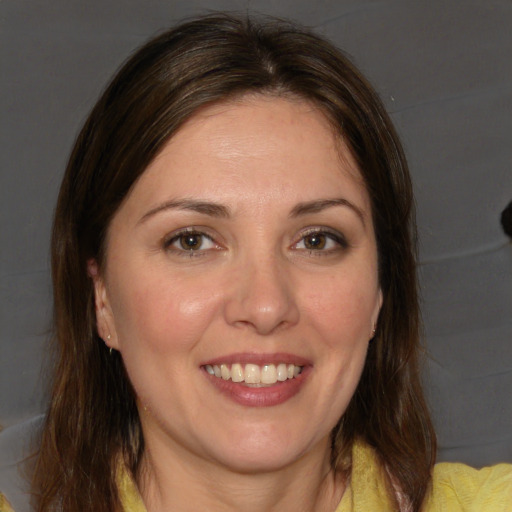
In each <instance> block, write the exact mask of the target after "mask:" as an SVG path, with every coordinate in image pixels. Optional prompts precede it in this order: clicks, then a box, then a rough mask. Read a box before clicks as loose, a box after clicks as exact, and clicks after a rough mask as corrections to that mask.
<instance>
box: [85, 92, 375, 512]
mask: <svg viewBox="0 0 512 512" xmlns="http://www.w3.org/2000/svg"><path fill="white" fill-rule="evenodd" d="M333 199H335V200H336V202H326V200H329V201H330V200H333ZM191 200H192V201H196V202H197V201H200V202H206V203H209V204H210V203H214V204H215V207H211V206H209V207H208V208H204V207H197V205H196V206H191V205H190V204H189V203H186V204H185V203H183V201H191ZM305 204H309V208H307V207H304V205H305ZM312 204H314V205H316V208H312V207H311V205H312ZM219 205H220V208H219V207H218V206H219ZM184 228H192V229H193V230H194V232H195V233H204V234H205V235H204V236H202V235H195V236H196V238H195V240H196V241H198V243H199V245H198V247H199V248H198V249H195V250H192V251H190V250H188V251H186V250H184V249H183V248H182V245H181V244H182V243H183V240H184V237H183V236H181V237H180V233H181V231H180V230H183V229H184ZM312 229H313V231H314V234H313V235H311V230H312ZM326 233H327V234H326ZM314 243H316V244H317V245H314ZM90 273H91V276H92V277H93V279H94V283H95V291H96V308H97V321H98V330H99V333H100V335H101V336H102V338H103V339H104V340H108V345H109V346H111V347H112V348H114V349H116V350H118V351H120V353H121V355H122V357H123V360H124V363H125V365H126V368H127V371H128V375H129V377H130V379H131V381H132V384H133V386H134V389H135V391H136V393H137V397H138V403H139V412H140V416H141V422H142V427H143V433H144V438H145V443H146V451H145V455H144V460H143V463H142V471H141V476H140V479H139V482H138V485H139V489H140V491H141V495H142V497H143V499H144V502H145V504H146V506H147V508H148V510H149V511H159V510H173V511H182V510H183V511H184V510H201V509H202V507H204V509H205V510H212V511H216V510H219V511H220V510H222V511H227V510H245V511H252V510H258V511H261V510H267V511H272V510H278V509H279V510H297V511H312V510H334V509H335V508H336V505H337V503H338V502H339V500H340V498H341V496H342V494H343V491H344V480H343V475H336V474H333V471H332V469H331V467H330V462H329V457H330V439H329V436H330V432H331V430H332V428H333V427H334V426H335V424H336V423H337V422H338V420H339V418H340V417H341V416H342V415H343V412H344V411H345V409H346V407H347V405H348V403H349V401H350V398H351V397H352V395H353V393H354V390H355V388H356V386H357V383H358V380H359V378H360V375H361V371H362V368H363V365H364V361H365V356H366V351H367V347H368V342H369V340H370V338H371V336H372V329H373V326H374V325H375V323H376V321H377V317H378V314H379V310H380V306H381V302H382V294H381V291H380V288H379V283H378V278H377V249H376V242H375V236H374V229H373V225H372V218H371V207H370V202H369V198H368V194H367V191H366V189H365V187H364V184H363V181H362V178H361V176H360V173H359V171H358V169H357V166H356V164H355V162H354V159H353V158H352V156H351V154H350V152H349V151H348V149H347V147H346V146H345V145H344V144H343V143H342V142H340V141H339V140H337V139H336V138H335V137H334V135H333V133H332V130H331V128H330V126H329V124H328V123H327V121H326V119H325V118H324V116H323V115H322V114H321V113H320V112H319V111H318V110H317V109H316V108H315V107H314V106H312V105H311V104H309V103H307V102H303V101H298V100H291V99H285V98H276V97H264V96H252V97H244V98H242V99H240V100H238V101H236V102H230V103H226V104H220V105H214V106H211V107H208V108H206V109H204V110H202V111H201V112H199V113H197V114H196V115H195V116H194V117H193V118H191V119H190V120H189V121H188V122H187V123H186V124H185V125H184V126H183V127H182V128H181V130H180V131H179V132H178V133H177V134H176V135H175V136H174V137H173V138H172V139H171V140H170V141H169V142H168V143H167V145H166V146H165V147H164V149H163V150H162V152H161V154H160V155H159V156H158V157H157V158H156V159H155V160H154V161H153V162H152V163H151V165H150V166H149V167H148V168H147V170H146V171H145V172H144V173H143V175H142V176H141V178H140V179H139V181H138V182H137V183H136V185H135V186H134V188H133V189H132V191H131V192H130V194H129V195H128V197H127V198H126V200H125V201H124V203H123V204H122V206H121V207H120V209H119V210H118V212H117V213H116V215H115V216H114V218H113V220H112V223H111V225H110V227H109V232H108V240H107V251H106V262H105V264H104V265H103V266H102V268H101V271H100V270H99V268H98V265H97V264H96V263H95V262H92V263H91V268H90ZM109 336H110V337H109ZM277 352H279V353H281V352H285V353H287V354H291V355H292V357H300V358H303V359H304V360H306V361H307V365H306V366H307V369H308V371H307V372H305V375H303V376H302V377H303V382H302V386H301V387H300V390H299V391H298V392H297V393H296V394H295V395H294V396H292V397H291V398H290V399H288V400H285V401H284V402H283V403H280V404H278V405H272V406H263V407H252V406H247V405H241V404H239V403H237V402H236V401H234V400H232V399H231V398H230V397H228V396H226V395H225V394H223V393H221V392H219V389H218V388H217V386H216V385H214V384H212V379H211V377H210V376H208V374H207V373H206V372H205V370H204V364H205V362H207V361H210V360H212V359H216V358H221V359H222V358H223V357H228V356H229V355H230V354H240V353H244V354H265V356H264V357H266V356H267V355H268V357H271V356H272V355H273V354H275V353H277ZM191 496H193V498H192V499H191Z"/></svg>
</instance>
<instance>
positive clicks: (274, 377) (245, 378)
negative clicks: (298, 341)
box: [205, 363, 303, 385]
mask: <svg viewBox="0 0 512 512" xmlns="http://www.w3.org/2000/svg"><path fill="white" fill-rule="evenodd" d="M302 368H303V367H302V366H298V365H297V366H296V365H294V364H285V363H280V364H278V365H277V366H276V365H274V364H265V365H263V366H259V365H257V364H250V363H248V364H246V365H245V366H244V365H242V364H240V363H234V364H232V365H231V367H230V366H229V365H227V364H221V365H216V364H215V365H210V364H207V365H205V370H206V371H207V372H208V373H209V374H210V375H215V377H217V378H222V379H224V380H231V381H233V382H237V383H238V382H245V383H246V384H249V385H251V384H263V385H272V384H275V383H276V382H284V381H286V380H288V379H293V378H295V377H298V376H299V375H300V374H301V373H302Z"/></svg>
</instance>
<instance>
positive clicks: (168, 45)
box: [33, 14, 436, 512]
mask: <svg viewBox="0 0 512 512" xmlns="http://www.w3.org/2000/svg"><path fill="white" fill-rule="evenodd" d="M244 94H263V95H271V96H280V95H286V96H287V97H292V98H294V97H295V98H297V99H302V100H303V99H305V100H307V101H309V102H312V103H314V104H315V105H317V106H318V107H319V108H320V109H321V111H322V112H323V113H324V115H325V116H326V118H327V119H328V121H329V122H330V123H331V125H332V127H333V129H334V131H335V133H336V134H338V135H339V137H340V138H343V140H344V141H345V143H346V144H347V145H348V146H349V148H350V149H351V151H352V153H353V155H354V157H355V159H356V161H357V163H358V165H359V169H360V171H361V174H362V176H363V178H364V182H365V184H366V188H367V190H368V193H369V196H370V199H371V208H372V215H373V222H374V227H375V234H376V239H377V247H378V258H379V279H380V285H381V289H382V292H383V298H384V300H383V305H382V310H381V313H380V317H379V321H378V326H377V333H376V336H375V338H374V340H373V341H372V342H371V344H370V346H369V350H368V355H367V360H366V364H365V367H364V370H363V374H362V377H361V380H360V383H359V385H358V387H357V390H356V392H355V395H354V396H353V398H352V400H351V402H350V405H349V406H348V409H347V411H346V412H345V414H344V415H343V417H342V418H341V419H340V421H339V423H338V424H337V426H336V427H335V429H334V430H333V432H332V466H333V468H334V469H335V470H337V471H349V470H350V464H351V457H350V454H351V448H352V445H353V443H354V441H355V440H356V439H357V438H360V439H362V440H363V441H364V442H365V443H367V444H369V445H371V446H372V447H373V448H374V450H375V452H376V454H377V456H378V457H379V460H380V461H381V463H382V465H383V466H385V468H386V472H385V473H386V474H388V475H389V476H390V483H389V493H390V496H391V497H393V494H394V493H393V486H394V487H395V488H396V486H398V487H399V488H400V490H401V491H402V492H403V493H404V494H405V496H406V497H407V500H408V502H409V504H410V506H411V509H412V510H413V511H418V510H420V508H421V504H422V502H423V501H424V499H425V495H426V493H427V492H428V487H429V482H430V473H431V469H432V466H433V463H434V457H435V455H434V454H435V448H436V446H435V444H436V442H435V434H434V432H433V428H432V424H431V421H430V418H429V413H428V410H427V407H426V405H425V401H424V397H423V393H422V389H421V385H420V380H419V367H418V350H419V325H420V320H419V309H418V298H417V282H416V270H415V259H416V250H415V237H416V235H415V224H414V208H413V196H412V187H411V182H410V177H409V172H408V169H407V164H406V161H405V158H404V154H403V150H402V148H401V145H400V142H399V140H398V137H397V135H396V133H395V130H394V128H393V125H392V123H391V121H390V119H389V117H388V115H387V114H386V112H385V109H384V108H383V106H382V104H381V101H380V100H379V98H378V96H377V95H376V93H375V92H374V90H373V89H372V87H371V86H370V85H369V83H368V82H367V81H366V79H365V78H364V77H363V76H362V75H361V73H360V72H359V71H358V70H357V69H356V68H355V67H354V66H353V65H352V64H351V62H350V61H349V60H348V59H347V58H346V57H345V56H344V55H343V54H342V53H341V52H340V51H339V50H338V49H336V48H335V47H334V46H333V45H332V44H331V43H329V42H328V41H326V40H324V39H323V38H322V37H320V36H318V35H315V34H313V33H311V32H310V31H308V30H306V29H303V28H299V27H297V26H295V25H293V24H291V23H289V22H285V21H280V20H275V19H268V18H258V19H251V18H248V17H237V16H232V15H227V14H217V15H209V16H206V17H201V18H197V19H194V20H191V21H188V22H185V23H183V24H181V25H179V26H177V27H175V28H173V29H171V30H169V31H167V32H165V33H163V34H162V35H160V36H158V37H156V38H155V39H153V40H151V41H149V42H148V43H147V44H146V45H144V46H143V47H142V48H141V49H139V50H138V51H137V52H136V53H135V54H134V55H133V56H132V57H131V58H130V59H129V60H128V61H127V62H126V63H125V64H124V66H123V67H122V68H121V70H120V71H119V72H118V73H117V75H116V76H115V77H114V79H113V80H112V82H111V83H110V85H109V86H108V87H107V89H106V90H105V92H104V93H103V94H102V96H101V97H100V99H99V101H98V103H97V104H96V106H95V107H94V109H93V110H92V112H91V114H90V116H89V117H88V119H87V121H86V122H85V125H84V127H83V129H82V130H81V132H80V134H79V136H78V138H77V141H76V143H75V146H74V149H73V151H72V154H71V157H70V160H69V164H68V166H67V169H66V173H65V176H64V179H63V182H62V186H61V189H60V194H59V198H58V203H57V208H56V212H55V219H54V226H53V237H52V273H53V287H54V336H53V343H54V348H55V353H56V360H55V372H54V377H53V381H52V387H51V400H50V404H49V408H48V411H47V416H46V422H45V425H44V427H43V430H42V437H41V439H40V448H39V455H38V460H37V464H36V469H35V473H34V479H33V493H34V496H35V503H36V510H38V511H41V512H43V511H44V512H48V511H57V510H58V511H70V510H73V511H75V510H76V511H78V510H80V511H89V510H91V511H92V510H94V511H96V512H103V511H104V512H112V511H115V510H120V503H119V497H118V493H117V487H116V465H117V464H118V462H119V459H120V457H121V458H122V459H121V460H123V461H124V463H125V464H126V465H127V467H128V469H129V470H130V471H131V472H132V473H133V474H134V475H136V474H137V471H138V467H139V463H140V461H141V456H142V454H143V451H144V439H143V437H142V434H141V427H140V421H139V416H138V412H137V407H136V402H135V393H134V390H133V388H132V386H131V384H130V381H129V380H128V378H127V375H126V372H125V369H124V367H123V362H122V359H121V357H120V355H119V354H118V353H114V354H113V355H112V356H111V355H109V352H108V349H107V347H106V346H105V344H104V342H103V341H102V340H101V339H100V338H99V336H98V333H97V330H96V319H95V306H94V293H93V283H92V281H91V279H90V277H89V276H88V274H87V261H88V260H89V259H90V258H95V259H96V261H98V262H99V264H100V267H101V263H102V261H103V259H104V252H105V235H106V232H107V229H108V226H109V223H110V221H111V219H112V217H113V215H114V214H115V213H116V211H117V210H118V208H119V206H120V205H121V203H122V202H123V200H124V199H125V197H126V196H127V194H128V192H129V191H130V189H131V188H132V187H133V186H134V184H135V183H136V181H137V179H138V178H139V177H140V176H141V174H142V173H143V172H144V170H145V169H146V168H147V166H148V165H149V164H150V162H151V161H152V160H153V159H154V158H155V156H156V155H158V153H159V151H160V150H161V149H162V147H163V146H164V144H165V143H166V142H167V141H168V140H169V138H171V137H172V136H173V135H174V134H175V133H176V132H177V131H178V130H179V129H180V127H181V126H182V125H183V123H184V122H185V121H186V120H187V119H189V118H190V117H191V116H193V115H194V113H196V112H197V111H198V110H199V109H200V108H202V107H204V106H206V105H210V104H212V103H216V102H222V101H228V100H230V99H233V98H235V97H240V96H243V95H244ZM391 482H393V485H392V484H391ZM392 499H393V498H392Z"/></svg>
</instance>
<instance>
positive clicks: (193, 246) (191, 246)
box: [178, 233, 203, 251]
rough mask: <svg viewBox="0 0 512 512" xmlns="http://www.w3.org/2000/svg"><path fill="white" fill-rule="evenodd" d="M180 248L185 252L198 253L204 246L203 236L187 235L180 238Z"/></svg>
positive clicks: (196, 234)
mask: <svg viewBox="0 0 512 512" xmlns="http://www.w3.org/2000/svg"><path fill="white" fill-rule="evenodd" d="M178 241H179V244H180V247H181V248H182V249H184V250H185V251H197V250H198V249H200V248H201V246H202V245H203V235H200V234H199V233H185V234H183V235H180V237H179V238H178Z"/></svg>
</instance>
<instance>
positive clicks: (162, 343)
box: [113, 279, 218, 355]
mask: <svg viewBox="0 0 512 512" xmlns="http://www.w3.org/2000/svg"><path fill="white" fill-rule="evenodd" d="M188 284H189V283H186V282H183V281H182V280H180V279H174V280H172V281H171V282H170V283H169V282H166V281H165V280H163V279H155V280H151V279H140V280H138V281H137V282H136V283H134V282H132V283H131V284H130V286H129V287H122V289H119V290H118V291H117V293H115V297H117V298H119V300H117V301H116V300H113V310H114V317H115V322H116V331H117V334H118V337H119V342H120V348H121V351H124V352H126V351H128V350H129V351H130V352H131V351H133V350H136V351H139V350H150V351H152V352H158V353H165V352H168V351H169V350H172V351H179V350H180V349H187V350H188V349H190V346H191V345H193V344H194V343H195V342H197V341H198V339H199V338H200V337H201V334H202V333H203V332H204V331H205V330H206V329H207V327H208V325H209V324H210V323H211V322H212V319H213V316H214V315H215V312H216V310H217V303H218V297H217V296H216V295H215V294H212V293H211V290H209V292H210V293H207V291H206V290H204V289H203V288H201V287H198V286H196V287H194V286H189V285H188ZM125 355H126V354H125Z"/></svg>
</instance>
